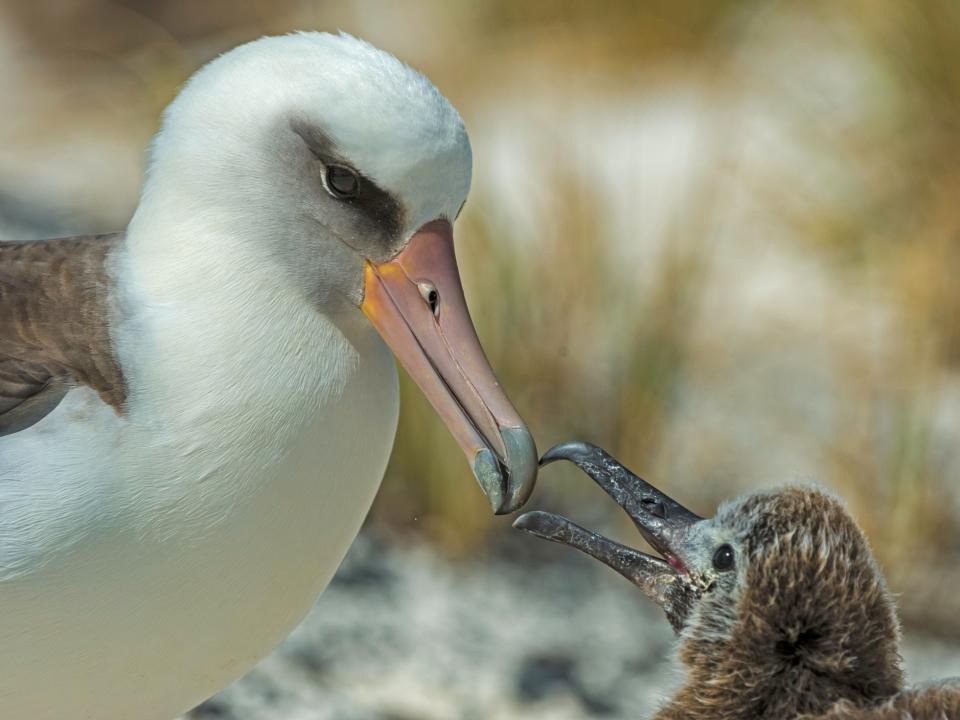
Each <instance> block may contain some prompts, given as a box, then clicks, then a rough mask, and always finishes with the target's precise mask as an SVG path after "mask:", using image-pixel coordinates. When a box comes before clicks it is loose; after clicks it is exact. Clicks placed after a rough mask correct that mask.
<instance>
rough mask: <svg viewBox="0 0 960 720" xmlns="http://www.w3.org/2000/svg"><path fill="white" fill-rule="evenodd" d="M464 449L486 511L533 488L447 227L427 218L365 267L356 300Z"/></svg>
mask: <svg viewBox="0 0 960 720" xmlns="http://www.w3.org/2000/svg"><path fill="white" fill-rule="evenodd" d="M360 308H361V310H363V312H364V314H365V315H366V316H367V318H369V320H370V322H371V323H372V324H373V326H374V327H375V328H376V329H377V331H378V332H379V333H380V335H381V336H382V337H383V339H384V340H385V341H386V343H387V345H389V346H390V349H391V350H392V351H393V353H394V355H396V357H397V359H398V360H399V361H400V363H401V364H402V365H403V367H404V368H405V369H406V371H407V372H408V373H410V376H411V377H412V378H413V379H414V381H415V382H416V383H417V385H418V386H419V387H420V389H421V390H422V391H423V393H424V394H425V395H426V396H427V399H428V400H429V401H430V403H431V405H433V407H434V409H435V410H436V411H437V413H438V414H439V415H440V417H441V418H442V419H443V421H444V423H446V425H447V427H448V428H449V429H450V432H451V433H452V434H453V436H454V438H456V440H457V443H458V444H459V445H460V447H461V448H462V449H463V451H464V452H465V453H466V455H467V459H468V460H469V462H470V465H471V467H472V468H473V473H474V475H475V476H476V478H477V482H478V483H479V484H480V487H481V488H482V489H483V491H484V493H485V494H486V495H487V498H488V499H489V500H490V504H491V506H492V507H493V511H494V512H495V513H497V514H504V513H509V512H513V511H515V510H517V509H518V508H520V507H521V506H522V505H523V503H524V502H526V500H527V498H529V497H530V493H531V492H532V491H533V486H534V482H535V481H536V476H537V449H536V446H535V445H534V442H533V437H532V436H531V435H530V432H529V431H528V430H527V428H526V425H524V423H523V420H521V419H520V416H519V415H518V414H517V411H516V410H515V409H514V408H513V405H511V404H510V401H509V400H508V399H507V396H506V395H505V394H504V392H503V389H502V388H501V387H500V383H499V382H497V378H496V377H495V376H494V374H493V370H492V369H491V368H490V363H489V362H488V361H487V358H486V356H485V355H484V353H483V348H481V347H480V341H479V339H478V338H477V333H476V330H475V329H474V327H473V322H472V320H471V319H470V312H469V311H468V310H467V303H466V300H465V299H464V296H463V287H462V286H461V284H460V273H459V271H458V270H457V261H456V256H455V254H454V249H453V227H452V225H451V224H450V223H449V222H448V221H446V220H433V221H431V222H429V223H427V224H426V225H424V226H423V227H422V228H420V230H418V231H417V232H416V233H415V234H414V235H413V237H411V238H410V241H409V242H408V243H407V245H406V247H404V249H403V250H402V251H401V252H400V253H399V254H398V255H397V256H396V257H394V258H393V259H392V260H390V261H388V262H385V263H381V264H379V265H374V264H373V263H371V262H369V261H368V262H367V264H366V267H365V269H364V299H363V304H362V305H361V306H360Z"/></svg>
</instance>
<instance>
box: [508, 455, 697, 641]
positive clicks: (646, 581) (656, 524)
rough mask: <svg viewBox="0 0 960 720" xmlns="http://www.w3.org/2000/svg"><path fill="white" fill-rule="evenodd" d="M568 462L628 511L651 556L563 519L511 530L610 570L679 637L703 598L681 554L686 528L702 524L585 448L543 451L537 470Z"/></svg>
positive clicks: (534, 519) (530, 518)
mask: <svg viewBox="0 0 960 720" xmlns="http://www.w3.org/2000/svg"><path fill="white" fill-rule="evenodd" d="M557 460H569V461H570V462H573V463H574V464H576V465H577V466H578V467H579V468H580V469H581V470H583V471H584V472H585V473H586V474H587V475H589V476H590V477H591V478H592V479H593V480H594V482H596V483H597V485H599V486H600V487H601V488H603V490H604V491H605V492H606V493H607V494H608V495H609V496H610V497H612V498H613V499H614V500H615V501H616V502H617V504H618V505H620V507H622V508H623V509H624V511H626V513H627V515H629V517H630V519H631V520H632V521H633V523H634V525H635V526H636V527H637V529H638V530H639V531H640V533H641V534H642V535H643V537H644V538H645V539H646V540H647V542H648V543H649V544H650V546H651V547H652V548H653V549H654V551H656V552H658V553H660V554H661V555H662V557H656V556H654V555H649V554H647V553H643V552H640V551H639V550H635V549H634V548H631V547H628V546H626V545H623V544H621V543H618V542H616V541H614V540H611V539H609V538H607V537H604V536H603V535H601V534H599V533H597V532H594V531H592V530H587V529H586V528H583V527H581V526H579V525H577V524H576V523H574V522H572V521H571V520H569V519H568V518H566V517H563V516H561V515H556V514H554V513H549V512H543V511H539V510H537V511H533V512H528V513H525V514H524V515H521V516H520V517H519V518H517V520H516V521H515V522H514V524H513V526H514V527H515V528H517V529H519V530H523V531H525V532H528V533H530V534H532V535H536V536H537V537H541V538H543V539H545V540H550V541H551V542H556V543H561V544H563V545H569V546H570V547H573V548H576V549H577V550H579V551H581V552H583V553H585V554H587V555H589V556H590V557H593V558H595V559H597V560H599V561H600V562H602V563H603V564H605V565H607V566H609V567H611V568H613V569H614V570H616V571H617V572H618V573H620V574H621V575H623V576H624V577H625V578H627V579H628V580H629V581H630V582H632V583H633V584H634V585H636V586H637V587H638V588H640V590H641V591H643V593H644V594H645V595H647V597H649V598H650V599H651V600H653V601H654V602H656V603H657V604H658V605H660V606H661V607H662V608H663V610H664V611H665V612H666V614H667V619H668V620H669V621H670V624H671V625H673V627H674V629H675V630H677V631H679V630H680V629H681V628H682V627H683V624H684V622H685V620H686V618H687V616H688V615H689V613H690V610H691V609H692V607H693V604H694V603H695V601H696V600H697V598H699V596H700V595H701V594H702V592H703V588H702V587H701V583H699V582H697V580H696V578H695V577H694V576H693V575H692V574H691V572H690V570H689V568H688V567H687V564H686V563H684V562H683V560H682V559H681V557H682V552H680V551H679V548H681V547H682V546H683V544H684V540H685V539H686V537H687V534H688V531H689V528H690V527H691V526H692V525H694V524H696V523H698V522H700V521H701V520H703V518H701V517H700V516H699V515H696V514H695V513H693V512H691V511H690V510H687V509H686V508H685V507H683V506H682V505H680V504H679V503H678V502H676V501H675V500H673V499H672V498H670V497H668V496H667V495H665V494H664V493H662V492H661V491H659V490H658V489H657V488H655V487H653V486H652V485H650V484H649V483H647V482H646V481H644V480H642V479H641V478H639V477H638V476H636V475H634V474H633V473H632V472H630V470H628V469H627V468H626V467H624V466H623V465H622V464H621V463H620V462H618V461H617V460H616V459H615V458H614V457H612V456H611V455H610V454H609V453H607V452H606V451H604V450H603V449H601V448H599V447H596V446H594V445H590V444H589V443H583V442H568V443H563V444H561V445H557V446H556V447H554V448H551V449H550V450H549V451H547V452H546V453H545V454H544V456H543V458H541V460H540V464H541V466H542V465H547V464H549V463H551V462H554V461H557Z"/></svg>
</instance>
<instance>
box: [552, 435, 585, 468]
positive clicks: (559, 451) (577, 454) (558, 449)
mask: <svg viewBox="0 0 960 720" xmlns="http://www.w3.org/2000/svg"><path fill="white" fill-rule="evenodd" d="M596 450H597V447H596V446H595V445H591V444H590V443H587V442H583V441H581V440H571V441H569V442H564V443H560V444H559V445H554V446H553V447H552V448H550V449H549V450H547V451H546V452H545V453H544V454H543V457H541V458H540V463H539V464H540V467H543V466H545V465H549V464H550V463H553V462H556V461H557V460H570V461H572V462H575V461H577V460H580V459H583V458H585V457H588V456H589V455H590V454H591V453H593V452H594V451H596Z"/></svg>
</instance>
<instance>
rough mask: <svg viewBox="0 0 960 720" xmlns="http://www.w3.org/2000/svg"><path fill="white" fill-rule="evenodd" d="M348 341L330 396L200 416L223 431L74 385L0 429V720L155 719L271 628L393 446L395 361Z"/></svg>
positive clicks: (231, 665) (343, 541) (376, 479)
mask: <svg viewBox="0 0 960 720" xmlns="http://www.w3.org/2000/svg"><path fill="white" fill-rule="evenodd" d="M361 342H362V343H364V344H365V347H358V348H357V349H358V350H360V352H359V353H358V357H359V358H360V360H359V364H356V357H354V363H353V364H351V363H350V362H345V363H343V364H342V365H343V367H340V368H339V369H336V370H335V372H338V373H340V374H341V375H342V378H341V380H342V382H341V383H340V384H341V385H342V387H341V388H340V390H341V392H342V394H339V396H338V397H334V398H330V397H329V392H328V391H329V389H330V387H331V382H330V380H329V378H323V382H317V383H315V382H313V380H311V378H307V379H306V380H304V379H303V378H299V379H298V380H297V383H296V384H295V386H294V387H293V388H292V390H291V389H290V388H288V390H291V392H292V393H294V395H291V397H296V398H297V399H298V402H300V405H301V408H300V411H298V412H295V413H293V414H292V416H291V417H284V416H282V414H278V411H277V410H276V408H268V409H267V410H263V411H262V412H261V410H262V408H261V407H260V406H259V405H258V406H257V407H256V408H255V409H254V410H251V411H249V413H248V414H249V417H245V418H244V419H243V420H242V422H238V421H237V420H236V418H233V417H224V418H222V419H221V421H218V422H221V423H222V427H221V426H220V425H218V426H217V427H218V428H220V429H219V432H222V433H225V434H226V436H230V434H231V433H233V432H234V431H236V432H237V433H240V436H241V437H243V438H245V439H244V440H243V441H242V442H241V443H232V442H230V441H227V442H225V443H222V444H220V445H214V446H213V447H212V448H211V447H210V446H208V445H207V444H205V443H204V442H203V441H202V440H201V439H200V438H201V437H202V436H203V433H204V432H206V431H207V430H210V426H209V423H210V422H212V421H211V418H210V417H205V418H204V420H203V422H204V423H205V424H204V425H203V426H201V427H198V428H196V430H195V432H196V435H197V437H191V436H190V435H191V430H190V428H191V425H190V421H189V419H187V420H185V421H184V422H183V424H182V425H181V426H180V427H179V428H178V429H177V430H176V435H175V436H173V437H170V436H167V435H165V434H164V432H165V431H164V430H163V429H158V428H157V427H156V426H151V424H150V418H149V413H148V414H146V415H145V416H143V417H137V416H136V414H132V415H131V417H130V418H129V419H127V420H118V419H116V418H115V417H114V416H113V415H112V413H111V412H110V411H109V410H107V409H104V408H102V407H97V404H96V402H95V401H94V400H93V399H92V398H93V396H92V393H90V392H88V391H74V392H72V393H71V394H70V396H68V398H67V399H66V400H65V401H64V404H63V405H62V406H61V407H60V408H58V410H57V411H56V412H55V413H54V414H52V415H51V416H48V417H47V418H46V419H45V420H44V421H43V422H42V423H40V424H38V425H37V426H35V428H31V429H30V430H27V431H24V432H23V433H20V434H18V435H14V436H11V437H10V438H7V439H5V440H0V718H3V719H6V718H11V720H12V719H13V718H23V719H24V720H25V719H27V718H29V719H30V720H82V719H89V720H169V719H170V718H172V717H174V716H176V715H177V714H179V713H181V712H183V711H185V710H187V709H188V708H189V707H191V706H193V705H195V704H197V703H199V702H201V701H202V700H204V699H205V698H206V697H208V696H210V695H211V694H213V693H215V692H216V691H218V690H220V689H221V688H223V687H224V686H226V685H227V684H229V683H230V682H231V681H232V680H234V679H235V678H237V677H239V676H240V675H242V674H243V673H244V672H246V671H247V670H249V669H250V668H251V667H252V666H253V665H254V664H255V663H256V662H257V661H258V660H259V659H260V658H262V657H263V656H264V655H265V654H267V653H268V652H269V651H270V650H271V649H272V648H273V647H274V646H275V645H276V644H277V643H278V642H280V641H281V640H282V639H283V638H284V637H285V636H286V635H287V633H288V632H289V631H290V630H291V629H292V628H293V626H294V625H296V623H297V622H299V620H300V619H301V618H302V617H303V616H304V615H305V614H306V612H307V611H308V609H309V608H310V606H311V605H312V603H313V602H314V600H315V599H316V597H317V595H318V594H319V593H320V592H321V591H322V590H323V588H324V587H325V586H326V584H327V583H328V582H329V580H330V578H331V576H332V575H333V573H334V571H335V570H336V568H337V566H338V565H339V563H340V561H341V559H342V558H343V555H344V554H345V552H346V550H347V548H348V546H349V545H350V543H351V541H352V540H353V538H354V536H355V535H356V533H357V531H358V529H359V527H360V524H361V522H362V521H363V518H364V517H365V515H366V513H367V511H368V509H369V506H370V503H371V501H372V499H373V497H374V494H375V492H376V490H377V487H378V486H379V483H380V480H381V478H382V476H383V472H384V469H385V467H386V463H387V460H388V457H389V454H390V448H391V446H392V443H393V436H394V431H395V428H396V419H397V409H398V407H397V406H398V394H397V385H396V374H395V370H394V368H393V361H392V358H391V357H390V356H389V354H388V352H387V350H386V348H385V347H384V346H383V345H382V343H380V341H379V339H378V338H370V337H367V336H365V337H364V338H361ZM351 349H352V347H351ZM286 370H291V368H286ZM286 370H285V369H284V368H280V369H278V371H277V372H278V373H280V375H281V376H283V373H284V372H286ZM338 382H340V381H338ZM336 384H337V383H336V382H335V383H333V385H336ZM262 393H266V394H267V395H269V390H262ZM313 394H317V397H313V396H312V395H313ZM280 395H283V391H281V392H280ZM304 395H306V397H303V396H304ZM290 402H294V401H293V400H290ZM304 403H306V404H305V405H304ZM268 405H269V403H268ZM282 406H283V403H282V402H280V404H279V405H277V407H282ZM237 407H240V406H239V405H238V406H237ZM304 407H310V408H316V410H315V411H312V410H311V411H310V412H304V411H303V408H304ZM91 408H93V409H91ZM247 410H249V409H247ZM240 411H244V412H246V410H244V409H243V408H242V407H240ZM238 412H239V411H238ZM258 413H259V414H258ZM78 419H79V420H80V421H79V422H78ZM232 423H233V424H237V427H234V425H232ZM241 426H242V427H241ZM241 430H242V433H241ZM278 438H279V440H278ZM221 440H222V438H220V440H218V442H220V441H221Z"/></svg>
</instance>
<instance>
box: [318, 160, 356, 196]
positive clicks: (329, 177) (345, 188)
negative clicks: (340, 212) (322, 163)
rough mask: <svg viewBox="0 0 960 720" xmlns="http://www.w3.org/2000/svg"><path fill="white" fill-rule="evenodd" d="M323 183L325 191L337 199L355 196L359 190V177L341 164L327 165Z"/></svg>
mask: <svg viewBox="0 0 960 720" xmlns="http://www.w3.org/2000/svg"><path fill="white" fill-rule="evenodd" d="M324 185H325V186H326V188H327V192H329V193H330V194H331V195H333V196H334V197H335V198H338V199H343V198H352V197H356V196H357V193H358V192H360V178H359V177H357V174H356V173H355V172H354V171H353V170H351V169H350V168H348V167H345V166H343V165H327V172H326V173H325V174H324Z"/></svg>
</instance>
